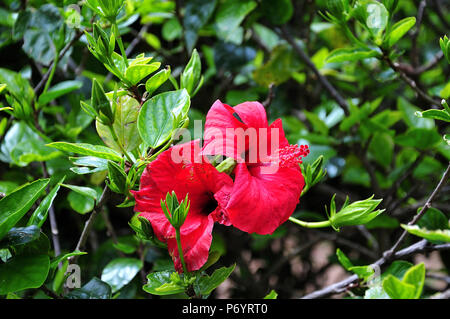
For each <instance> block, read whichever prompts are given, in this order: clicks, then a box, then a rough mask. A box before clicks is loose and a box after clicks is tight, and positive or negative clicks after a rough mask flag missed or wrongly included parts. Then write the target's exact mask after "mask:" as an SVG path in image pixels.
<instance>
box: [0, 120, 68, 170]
mask: <svg viewBox="0 0 450 319" xmlns="http://www.w3.org/2000/svg"><path fill="white" fill-rule="evenodd" d="M61 155H62V154H61V152H59V151H57V150H54V149H52V148H50V147H47V146H45V141H43V140H42V137H41V136H39V135H38V134H37V133H36V132H34V131H33V130H32V129H31V128H30V127H29V126H28V125H27V124H25V123H24V122H16V123H14V124H13V126H12V127H11V128H10V129H9V130H8V132H7V133H6V135H5V137H4V141H3V143H2V145H1V151H0V159H1V160H2V161H4V162H7V163H14V164H16V165H18V166H20V167H25V166H28V165H29V164H30V163H31V162H34V161H39V162H43V161H48V160H51V159H54V158H57V157H59V156H61Z"/></svg>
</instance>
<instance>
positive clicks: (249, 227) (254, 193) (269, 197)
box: [227, 164, 304, 235]
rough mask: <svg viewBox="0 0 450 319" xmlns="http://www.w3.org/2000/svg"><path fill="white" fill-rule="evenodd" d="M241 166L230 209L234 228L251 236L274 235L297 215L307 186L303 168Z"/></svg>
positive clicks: (238, 170)
mask: <svg viewBox="0 0 450 319" xmlns="http://www.w3.org/2000/svg"><path fill="white" fill-rule="evenodd" d="M264 169H267V167H265V166H262V165H256V166H249V167H247V165H246V164H238V165H237V166H236V169H235V175H236V178H235V183H234V186H233V191H232V193H231V197H230V200H229V202H228V206H227V212H228V215H229V218H230V221H231V223H232V225H233V226H234V227H236V228H239V229H240V230H242V231H245V232H248V233H257V234H261V235H266V234H271V233H273V232H274V231H275V229H277V227H278V226H280V225H281V224H282V223H284V222H285V221H286V220H287V219H288V218H289V216H291V214H292V213H293V212H294V210H295V207H296V206H297V204H298V202H299V198H300V194H301V191H302V189H303V186H304V179H303V175H302V174H301V172H300V169H299V168H298V169H294V168H283V167H279V168H278V170H277V171H276V172H274V173H272V174H265V173H264V172H267V171H264Z"/></svg>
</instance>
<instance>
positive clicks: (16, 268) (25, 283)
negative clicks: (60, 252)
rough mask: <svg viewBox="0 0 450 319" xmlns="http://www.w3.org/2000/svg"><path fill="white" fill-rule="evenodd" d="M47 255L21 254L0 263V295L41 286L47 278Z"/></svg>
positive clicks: (48, 261)
mask: <svg viewBox="0 0 450 319" xmlns="http://www.w3.org/2000/svg"><path fill="white" fill-rule="evenodd" d="M49 267H50V258H49V257H48V256H47V255H23V256H16V257H14V258H11V259H10V260H8V261H7V262H6V263H4V264H0V295H5V294H7V293H8V292H16V291H21V290H24V289H28V288H38V287H40V286H42V284H43V283H44V282H45V279H46V278H47V274H48V271H49Z"/></svg>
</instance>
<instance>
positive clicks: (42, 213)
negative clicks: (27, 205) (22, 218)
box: [27, 176, 66, 228]
mask: <svg viewBox="0 0 450 319" xmlns="http://www.w3.org/2000/svg"><path fill="white" fill-rule="evenodd" d="M65 179H66V177H65V176H64V177H63V178H61V179H60V181H59V182H58V183H57V184H56V185H55V187H53V189H52V190H51V191H50V193H48V195H47V196H45V197H44V199H43V200H42V201H41V203H40V204H39V206H38V208H36V210H35V211H34V212H33V214H32V215H31V217H30V219H29V220H28V223H27V225H28V226H30V225H36V226H37V227H39V228H40V227H42V225H43V224H44V222H45V220H46V219H47V215H48V210H49V209H50V207H51V206H52V203H53V200H54V199H55V197H56V194H57V193H58V190H59V188H60V186H61V185H60V184H61V183H63V182H64V180H65Z"/></svg>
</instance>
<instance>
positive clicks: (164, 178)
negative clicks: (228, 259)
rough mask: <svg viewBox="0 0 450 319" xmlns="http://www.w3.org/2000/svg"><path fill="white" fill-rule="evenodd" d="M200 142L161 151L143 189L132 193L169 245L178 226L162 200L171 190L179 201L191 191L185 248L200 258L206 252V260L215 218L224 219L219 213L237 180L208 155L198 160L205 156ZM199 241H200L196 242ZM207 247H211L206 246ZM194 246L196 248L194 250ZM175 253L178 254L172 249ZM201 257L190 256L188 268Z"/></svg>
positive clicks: (146, 172)
mask: <svg viewBox="0 0 450 319" xmlns="http://www.w3.org/2000/svg"><path fill="white" fill-rule="evenodd" d="M198 143H199V141H193V142H190V143H186V144H182V145H179V146H175V147H172V148H171V149H169V150H167V151H165V152H163V153H161V154H160V155H159V156H158V158H157V159H156V160H155V161H153V162H152V163H150V164H149V165H148V166H147V167H146V168H145V170H144V172H143V173H142V177H141V185H140V189H139V191H133V192H132V193H133V194H134V196H135V200H136V205H135V211H138V212H141V214H140V215H141V216H143V217H145V218H147V219H148V220H149V221H150V223H151V225H152V228H153V231H154V233H155V235H156V237H157V238H158V239H159V240H161V241H163V242H167V243H168V248H169V243H170V242H172V244H173V240H175V229H174V228H173V227H172V225H170V223H169V221H168V220H167V218H166V216H165V215H164V212H163V211H162V209H161V205H160V201H161V199H163V200H164V199H165V197H166V194H167V193H168V192H172V191H175V193H176V195H177V197H178V199H179V200H182V199H184V198H185V196H186V194H188V196H189V201H190V203H191V206H190V210H189V213H188V216H187V218H186V220H185V222H184V224H183V226H182V227H181V240H182V244H183V250H186V254H187V255H188V256H190V255H191V254H192V255H195V256H197V257H198V254H200V253H205V254H206V255H205V256H201V258H199V259H198V260H200V261H202V260H204V261H206V259H207V258H208V250H209V245H210V244H211V241H210V240H209V239H208V238H209V237H210V236H211V231H212V224H213V223H214V221H215V220H218V221H219V222H223V221H222V220H219V218H218V217H216V215H217V211H224V209H225V206H226V204H227V201H228V198H229V195H228V194H229V192H230V191H231V188H232V184H233V181H232V179H231V177H230V176H228V175H226V174H225V173H219V172H218V171H217V170H216V169H215V168H214V166H212V165H211V164H210V163H209V162H207V159H206V158H202V160H201V161H200V162H197V160H198V157H199V156H200V157H201V155H199V154H198V153H199V152H198V151H199V146H198ZM196 151H197V152H196ZM174 153H176V155H174ZM215 195H217V198H216V197H215ZM216 207H217V208H216ZM211 222H212V224H211V225H209V224H210V223H211ZM223 223H225V222H223ZM205 232H209V234H207V233H205ZM185 240H186V243H185V242H184V241H185ZM196 240H197V241H200V242H199V243H198V244H195V245H194V242H195V241H196ZM206 246H208V249H205V247H206ZM191 249H194V251H193V252H190V250H191ZM172 250H173V249H172ZM169 251H170V249H169ZM205 251H206V252H205ZM172 255H173V256H175V255H176V254H175V253H173V252H172ZM205 258H206V259H205ZM198 260H193V259H192V260H191V259H189V262H188V261H187V263H188V264H189V266H188V267H194V268H195V267H197V265H199V263H200V261H198Z"/></svg>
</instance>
